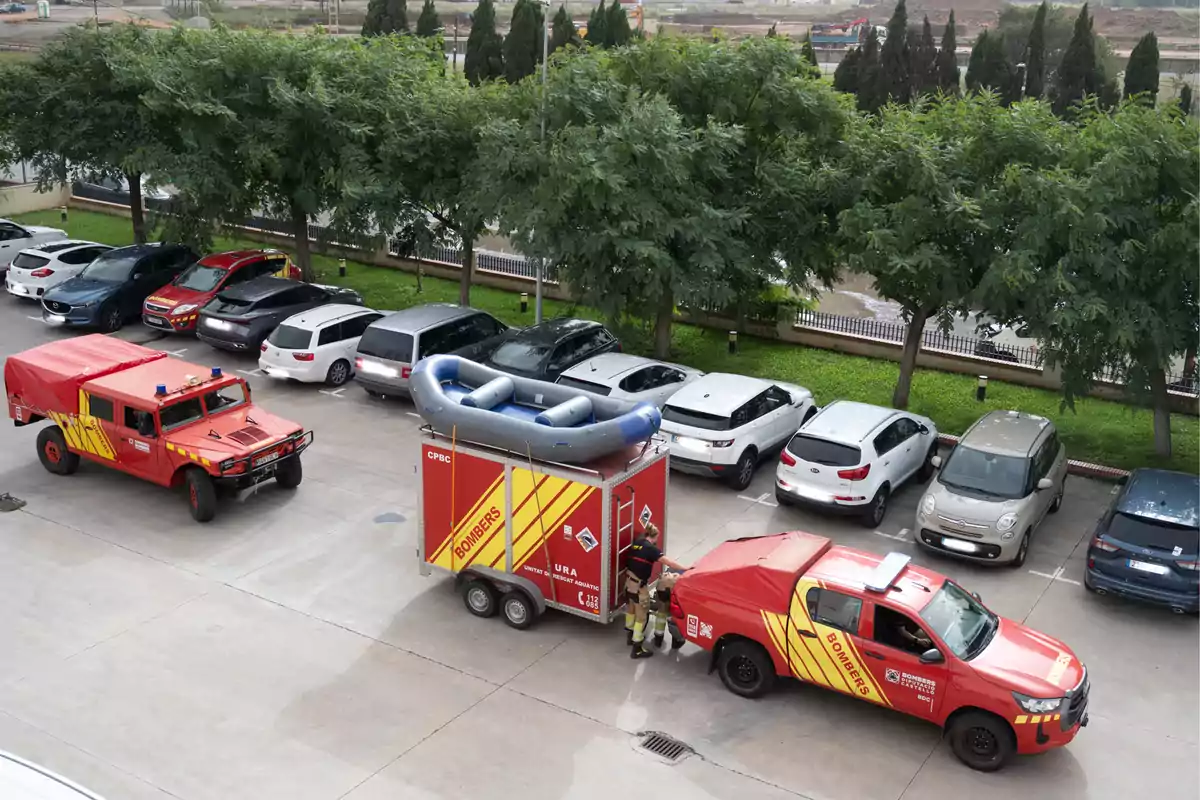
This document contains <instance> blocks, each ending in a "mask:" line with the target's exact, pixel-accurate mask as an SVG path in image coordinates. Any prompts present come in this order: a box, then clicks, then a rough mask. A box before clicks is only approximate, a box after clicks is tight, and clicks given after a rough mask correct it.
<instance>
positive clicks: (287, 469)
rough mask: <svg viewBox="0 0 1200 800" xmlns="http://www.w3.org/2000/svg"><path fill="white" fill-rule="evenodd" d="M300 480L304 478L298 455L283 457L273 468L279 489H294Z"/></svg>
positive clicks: (302, 466)
mask: <svg viewBox="0 0 1200 800" xmlns="http://www.w3.org/2000/svg"><path fill="white" fill-rule="evenodd" d="M302 480H304V465H303V464H301V463H300V456H292V457H291V458H288V459H285V460H284V461H282V462H280V464H279V466H278V467H276V468H275V482H276V483H278V484H279V486H280V488H281V489H295V488H296V487H297V486H299V485H300V481H302Z"/></svg>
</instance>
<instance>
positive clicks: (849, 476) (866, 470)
mask: <svg viewBox="0 0 1200 800" xmlns="http://www.w3.org/2000/svg"><path fill="white" fill-rule="evenodd" d="M870 473H871V465H870V464H867V465H866V466H862V467H855V468H854V469H839V470H838V477H839V478H841V479H842V480H844V481H861V480H865V479H866V477H867V475H869V474H870Z"/></svg>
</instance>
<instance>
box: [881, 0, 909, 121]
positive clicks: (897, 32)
mask: <svg viewBox="0 0 1200 800" xmlns="http://www.w3.org/2000/svg"><path fill="white" fill-rule="evenodd" d="M905 2H906V0H899V2H897V3H896V9H895V10H894V11H893V12H892V18H891V19H890V20H888V24H887V38H886V39H884V40H883V47H882V48H880V53H879V80H880V86H879V98H880V100H879V102H880V103H881V104H882V103H907V102H908V101H909V100H911V99H912V76H911V73H910V71H909V70H910V67H911V63H910V62H911V58H912V56H911V55H910V54H909V45H908V7H907V5H906V4H905Z"/></svg>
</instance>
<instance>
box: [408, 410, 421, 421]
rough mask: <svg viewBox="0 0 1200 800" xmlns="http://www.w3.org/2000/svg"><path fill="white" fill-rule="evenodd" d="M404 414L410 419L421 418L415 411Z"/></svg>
mask: <svg viewBox="0 0 1200 800" xmlns="http://www.w3.org/2000/svg"><path fill="white" fill-rule="evenodd" d="M404 413H405V414H408V415H409V416H410V417H416V418H417V419H420V418H421V415H420V414H418V413H417V412H415V411H405V412H404Z"/></svg>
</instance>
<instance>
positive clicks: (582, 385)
mask: <svg viewBox="0 0 1200 800" xmlns="http://www.w3.org/2000/svg"><path fill="white" fill-rule="evenodd" d="M555 383H557V384H558V385H559V386H569V387H570V388H572V389H583V390H584V391H585V392H591V393H592V394H599V395H604V396H605V397H607V396H608V395H609V394H611V393H612V387H611V386H605V385H604V384H602V383H592V382H591V381H581V380H579V378H572V377H569V376H567V375H560V376H559V378H558V380H557V381H555Z"/></svg>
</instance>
